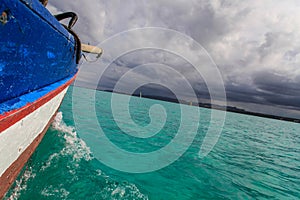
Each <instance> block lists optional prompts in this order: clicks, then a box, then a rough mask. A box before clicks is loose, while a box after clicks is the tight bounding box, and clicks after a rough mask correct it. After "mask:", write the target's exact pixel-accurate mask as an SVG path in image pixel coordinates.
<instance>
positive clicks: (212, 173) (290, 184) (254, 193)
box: [5, 88, 300, 200]
mask: <svg viewBox="0 0 300 200" xmlns="http://www.w3.org/2000/svg"><path fill="white" fill-rule="evenodd" d="M72 89H73V88H71V89H70V90H69V91H68V93H67V95H66V97H65V99H64V101H63V104H62V106H61V108H60V111H59V113H58V114H57V116H56V118H55V121H54V122H53V124H52V126H51V128H50V129H49V130H48V132H47V133H46V135H45V137H44V139H43V141H42V142H41V144H40V146H39V147H38V149H37V150H36V152H35V153H34V154H33V156H32V158H31V159H30V160H29V162H28V163H27V164H26V166H25V167H24V169H23V171H22V173H21V174H20V176H19V177H18V179H17V180H16V181H15V183H14V185H13V187H12V188H11V189H10V191H9V192H8V193H7V195H6V197H5V199H22V200H23V199H24V200H25V199H26V200H27V199H154V200H156V199H300V134H299V133H300V124H296V123H290V122H284V121H277V120H272V119H265V118H260V117H254V116H247V115H241V114H235V113H227V115H226V121H225V125H224V127H223V129H222V134H221V136H220V138H219V140H218V142H217V144H216V145H215V146H214V148H213V150H212V151H211V152H210V153H209V154H208V155H207V156H206V157H204V158H202V157H200V156H199V150H200V146H201V144H202V142H203V139H204V137H205V133H206V131H207V129H208V126H209V125H210V123H211V122H210V114H211V110H209V109H204V108H197V107H189V109H199V111H200V120H199V122H197V123H198V124H199V128H198V131H197V135H196V137H195V138H194V139H193V142H192V144H191V145H190V146H189V148H188V149H187V151H186V152H185V153H184V154H183V155H182V156H181V157H180V158H179V159H178V160H176V161H175V162H173V163H171V164H170V165H168V166H166V167H165V168H162V169H160V170H156V171H152V172H148V173H127V172H122V171H119V170H116V169H113V168H110V167H108V166H106V165H105V164H103V162H101V159H98V157H96V156H95V155H96V154H95V152H93V148H90V147H89V145H88V144H87V143H86V142H85V141H83V140H82V139H81V138H80V133H79V132H78V131H79V130H77V129H76V125H75V122H74V119H73V113H72V95H74V93H73V94H72ZM77 89H79V90H81V92H80V94H81V95H82V96H81V100H82V101H81V103H82V105H81V104H77V105H75V106H79V108H80V107H81V106H83V107H84V106H86V104H89V103H88V102H89V101H88V100H89V99H88V96H89V95H86V94H88V93H89V92H91V91H90V90H89V89H83V88H77ZM117 97H118V100H119V103H120V104H122V99H125V98H124V97H125V96H124V95H117ZM83 104H85V105H83ZM155 104H160V105H161V106H163V107H164V108H165V111H166V114H167V118H166V123H165V125H164V126H163V128H162V130H160V131H159V132H158V133H157V134H156V135H155V136H153V137H150V138H144V139H143V138H134V137H132V136H130V135H128V134H126V133H125V131H124V130H123V129H121V128H120V127H118V124H117V123H124V124H126V122H127V121H129V119H126V117H128V116H127V115H125V113H122V112H120V113H119V115H120V116H118V120H119V121H118V122H117V123H116V121H115V120H114V117H113V115H112V111H111V109H110V105H111V93H107V92H100V91H97V92H96V105H94V106H95V109H96V113H97V115H96V116H97V120H98V121H99V123H100V124H101V127H102V129H103V131H104V132H105V134H106V136H107V137H108V138H109V140H110V141H111V142H112V143H114V144H115V145H117V146H119V147H120V148H122V149H125V150H127V151H130V152H140V153H147V152H152V151H156V150H158V149H160V148H162V147H164V146H165V145H167V144H169V143H170V142H172V138H174V137H175V135H176V132H177V130H178V128H179V124H180V120H181V119H180V112H179V111H180V105H179V104H174V103H168V102H162V101H157V100H151V99H144V98H137V97H132V98H131V100H130V103H129V108H130V115H131V118H132V120H133V121H134V122H135V123H136V124H138V125H140V126H147V124H149V123H150V122H151V118H150V116H149V108H150V107H151V106H152V105H155ZM77 108H78V107H77ZM219 112H223V111H219ZM83 113H84V112H83ZM87 116H89V115H86V116H85V115H84V114H83V116H81V117H82V118H83V119H85V118H86V117H87ZM158 118H159V117H158ZM162 118H163V116H162ZM85 123H86V124H84V125H85V126H86V129H87V130H86V131H88V132H89V133H91V134H93V132H96V128H97V127H94V126H92V125H90V124H89V119H85ZM190 123H196V122H195V121H193V120H191V122H190ZM212 123H213V122H212ZM190 125H191V126H192V125H194V124H190ZM213 125H214V124H213ZM127 129H128V130H129V131H130V126H129V127H127ZM134 131H135V129H134V128H133V129H132V132H134ZM95 142H96V141H95ZM89 144H90V143H89ZM97 153H102V152H97ZM104 153H106V152H103V154H104ZM113 159H118V158H117V157H116V158H113ZM136 162H137V163H136V164H138V162H139V161H138V160H137V161H136Z"/></svg>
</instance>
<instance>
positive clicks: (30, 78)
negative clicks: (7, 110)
mask: <svg viewBox="0 0 300 200" xmlns="http://www.w3.org/2000/svg"><path fill="white" fill-rule="evenodd" d="M3 12H5V14H6V15H7V20H6V21H4V20H2V21H1V23H0V104H1V103H3V102H6V101H12V100H14V99H17V98H18V97H19V96H21V95H24V94H27V93H30V92H32V91H35V90H38V89H41V88H43V87H45V86H48V85H50V84H53V83H55V82H58V81H60V80H63V79H65V78H68V77H72V76H74V75H75V74H76V72H77V64H76V44H75V41H74V38H73V36H72V35H71V34H69V33H68V31H67V30H66V29H65V28H64V27H63V26H61V24H60V23H59V22H58V21H57V20H56V19H55V17H54V16H52V15H51V14H50V13H49V12H48V10H47V9H45V8H44V6H43V5H42V4H41V3H40V2H39V1H38V0H0V14H1V13H2V15H3ZM0 114H1V113H0Z"/></svg>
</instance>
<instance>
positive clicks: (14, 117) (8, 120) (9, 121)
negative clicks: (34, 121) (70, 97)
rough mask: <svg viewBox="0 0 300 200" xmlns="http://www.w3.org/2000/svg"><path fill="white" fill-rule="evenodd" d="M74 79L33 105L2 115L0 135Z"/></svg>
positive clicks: (0, 117) (0, 118) (0, 116)
mask: <svg viewBox="0 0 300 200" xmlns="http://www.w3.org/2000/svg"><path fill="white" fill-rule="evenodd" d="M75 78H76V75H75V76H74V77H73V78H72V79H71V80H69V81H68V82H67V83H65V84H64V85H62V86H60V87H58V88H57V89H55V90H53V91H51V92H49V93H48V94H46V95H45V96H43V97H42V98H40V99H38V100H37V101H35V102H33V103H29V104H27V105H26V106H24V107H22V108H20V109H17V110H12V111H10V112H7V113H5V114H4V115H0V134H1V132H2V131H4V130H6V129H7V128H9V127H10V126H12V125H14V124H15V123H16V122H18V121H20V120H21V119H23V118H24V117H26V116H27V115H29V114H30V113H32V112H33V111H35V110H36V109H38V108H40V107H41V106H42V105H44V104H45V103H47V102H48V101H50V100H51V99H52V98H53V97H55V96H56V95H58V94H59V93H60V92H61V91H63V90H64V89H65V88H66V87H68V86H69V85H70V84H71V83H72V82H73V81H74V80H75Z"/></svg>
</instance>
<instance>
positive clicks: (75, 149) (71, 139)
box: [50, 112, 92, 162]
mask: <svg viewBox="0 0 300 200" xmlns="http://www.w3.org/2000/svg"><path fill="white" fill-rule="evenodd" d="M52 128H53V129H55V130H57V131H59V132H61V133H63V134H64V135H63V137H64V139H65V140H66V145H65V147H64V148H63V149H62V151H61V152H60V154H62V155H72V156H73V160H74V161H77V162H78V161H80V160H81V159H84V160H86V161H89V160H91V159H92V154H91V150H90V148H89V147H88V146H87V145H86V143H85V142H84V141H83V140H82V139H80V138H78V136H77V133H76V131H75V128H74V127H73V126H68V125H67V124H66V123H65V122H64V121H63V114H62V112H58V113H57V114H56V116H55V118H54V121H53V123H52ZM50 161H51V160H50Z"/></svg>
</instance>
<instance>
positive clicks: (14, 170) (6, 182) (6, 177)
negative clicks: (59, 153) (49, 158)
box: [0, 111, 57, 199]
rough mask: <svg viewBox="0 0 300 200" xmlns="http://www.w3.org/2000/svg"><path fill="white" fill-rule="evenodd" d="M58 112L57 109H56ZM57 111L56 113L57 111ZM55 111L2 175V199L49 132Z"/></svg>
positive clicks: (0, 183) (0, 180)
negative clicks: (42, 128)
mask: <svg viewBox="0 0 300 200" xmlns="http://www.w3.org/2000/svg"><path fill="white" fill-rule="evenodd" d="M56 112H57V111H56ZM56 112H55V113H56ZM55 113H54V115H53V116H52V118H51V120H50V121H49V122H48V124H47V126H46V127H45V129H44V130H43V131H42V132H41V133H40V134H39V135H38V136H37V137H36V138H35V139H34V141H33V142H32V143H31V144H30V145H29V146H28V147H27V149H26V150H25V151H24V152H23V153H22V154H21V155H20V156H19V158H18V159H17V160H16V161H15V162H13V163H12V164H11V165H10V167H9V168H8V169H7V170H6V171H5V172H4V174H2V176H1V177H0V199H2V198H3V197H4V195H5V194H6V192H7V191H8V189H9V188H10V187H11V185H12V184H13V183H14V181H15V180H16V178H17V177H18V175H19V173H20V171H21V170H22V168H23V167H24V165H25V164H26V162H27V161H28V159H29V158H30V156H31V155H32V154H33V152H34V151H35V149H36V148H37V147H38V145H39V144H40V142H41V141H42V139H43V137H44V135H45V133H46V132H47V130H48V128H49V126H50V124H51V122H52V121H53V119H54V117H55Z"/></svg>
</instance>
